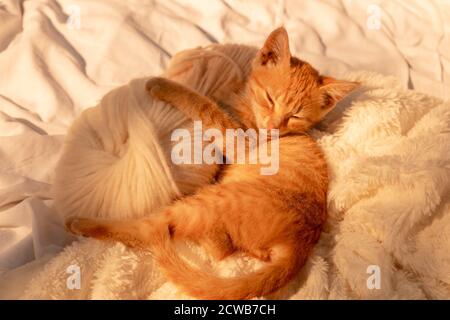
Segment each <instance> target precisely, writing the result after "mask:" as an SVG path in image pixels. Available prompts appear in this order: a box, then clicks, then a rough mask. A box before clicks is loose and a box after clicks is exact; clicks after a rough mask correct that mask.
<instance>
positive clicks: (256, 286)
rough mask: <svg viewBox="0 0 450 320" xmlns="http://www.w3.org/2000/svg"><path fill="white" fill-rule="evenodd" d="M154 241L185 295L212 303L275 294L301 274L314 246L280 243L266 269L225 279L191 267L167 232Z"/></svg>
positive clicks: (162, 261)
mask: <svg viewBox="0 0 450 320" xmlns="http://www.w3.org/2000/svg"><path fill="white" fill-rule="evenodd" d="M314 233H316V232H314ZM314 238H316V236H314ZM154 240H155V242H154V243H153V245H154V246H153V250H152V251H153V253H154V255H155V257H156V259H157V260H158V262H159V263H160V265H161V266H162V267H163V269H164V271H165V273H166V276H167V277H168V278H169V279H170V280H171V281H172V282H174V283H175V284H176V285H178V286H180V287H181V288H182V289H183V291H184V292H186V293H188V294H190V295H192V296H194V297H197V298H200V299H211V300H240V299H251V298H256V297H261V296H265V295H268V294H270V293H273V292H275V291H276V290H278V289H280V288H282V287H283V286H284V285H286V284H287V283H288V282H289V281H290V280H291V279H292V278H293V277H294V276H295V275H296V274H297V273H298V272H299V270H300V269H301V267H302V266H303V265H304V264H305V262H306V259H307V255H308V253H309V251H310V249H311V248H312V247H313V243H314V241H307V243H311V244H310V245H305V243H303V245H299V244H297V243H294V242H292V243H288V242H286V243H283V244H279V245H277V246H276V247H274V248H273V252H274V257H273V259H272V262H270V263H269V264H268V265H267V266H264V267H262V268H261V269H260V270H257V271H255V272H253V273H251V274H248V275H243V276H239V277H233V278H222V277H219V276H215V275H213V274H210V273H206V272H203V271H201V270H199V269H196V268H194V267H191V266H190V265H188V264H187V263H186V261H184V259H182V258H181V257H180V256H179V255H178V254H177V252H176V250H175V246H174V242H173V240H171V239H170V236H169V233H168V232H167V230H166V231H164V232H163V231H160V232H159V234H158V235H155V239H154Z"/></svg>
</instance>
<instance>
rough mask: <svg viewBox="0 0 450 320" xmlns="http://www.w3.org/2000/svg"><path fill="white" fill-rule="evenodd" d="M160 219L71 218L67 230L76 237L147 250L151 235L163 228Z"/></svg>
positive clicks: (67, 222)
mask: <svg viewBox="0 0 450 320" xmlns="http://www.w3.org/2000/svg"><path fill="white" fill-rule="evenodd" d="M159 221H160V220H159V219H157V217H156V216H155V218H145V219H135V220H131V219H130V220H106V219H89V218H69V219H67V220H66V223H65V225H66V228H67V230H69V231H70V232H72V233H73V234H76V235H81V236H84V237H91V238H96V239H101V240H115V241H121V242H123V243H124V244H125V245H127V246H129V247H136V248H147V247H149V246H150V243H149V235H151V234H152V230H154V228H162V227H164V225H160V223H159Z"/></svg>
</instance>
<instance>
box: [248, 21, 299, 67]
mask: <svg viewBox="0 0 450 320" xmlns="http://www.w3.org/2000/svg"><path fill="white" fill-rule="evenodd" d="M290 60H291V53H290V51H289V37H288V34H287V31H286V29H285V28H283V27H280V28H278V29H275V30H274V31H272V32H271V33H270V35H269V36H268V37H267V39H266V42H265V43H264V46H263V47H262V48H261V49H260V50H259V51H258V54H257V55H256V59H255V63H256V64H257V65H259V66H281V65H284V66H286V65H287V66H289V64H290Z"/></svg>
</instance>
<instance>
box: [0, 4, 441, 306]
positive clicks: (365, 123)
mask: <svg viewBox="0 0 450 320" xmlns="http://www.w3.org/2000/svg"><path fill="white" fill-rule="evenodd" d="M377 4H378V6H374V1H373V0H361V1H346V0H343V1H336V0H321V1H297V0H279V1H273V0H248V1H235V0H229V1H220V0H198V1H184V0H151V1H150V0H142V1H125V0H109V1H104V0H79V1H73V0H33V1H22V0H3V1H1V5H0V68H1V72H0V298H3V297H10V298H16V297H20V296H22V297H23V296H24V295H23V288H25V287H27V286H28V283H29V281H30V278H32V277H33V276H34V275H35V274H36V272H39V271H40V270H41V266H42V265H44V264H45V262H46V261H48V259H49V258H50V257H52V256H54V255H56V254H57V253H58V252H59V251H60V250H61V248H62V247H64V246H65V245H67V244H68V243H69V242H70V240H71V239H70V238H67V234H65V233H64V230H63V229H62V228H61V224H60V223H58V221H57V220H56V219H55V212H54V211H53V208H52V198H53V196H52V194H51V192H50V189H51V185H52V183H53V177H54V173H53V171H54V168H55V164H56V162H57V160H58V158H59V150H60V147H61V144H62V140H63V136H62V135H64V134H66V132H67V129H68V127H69V125H70V124H71V123H72V122H73V121H74V119H75V117H77V116H78V115H79V114H80V112H81V111H82V110H84V109H85V108H86V107H89V106H92V105H95V104H96V103H97V102H98V99H100V98H101V97H102V96H103V95H104V94H105V93H106V92H108V91H109V90H111V89H112V88H114V87H116V86H118V85H121V84H124V83H127V82H128V81H129V80H130V79H134V78H139V77H144V76H148V75H154V74H159V73H160V72H161V71H162V70H163V69H165V67H166V64H167V61H168V60H169V59H170V58H171V56H172V55H173V54H175V53H176V52H179V51H180V50H183V49H186V48H192V47H196V46H199V45H206V44H210V43H212V42H220V43H226V42H233V43H248V44H252V45H260V44H261V43H262V41H263V40H264V37H265V36H267V34H268V33H269V32H270V31H271V30H272V29H273V28H274V27H276V26H278V25H279V24H281V23H284V24H285V26H286V28H287V29H288V32H289V35H290V39H291V41H292V49H293V51H294V53H295V54H296V55H298V56H299V57H301V58H303V59H305V60H307V61H310V62H311V63H312V64H313V65H314V66H315V67H317V68H319V69H320V71H322V72H324V73H326V74H330V75H334V76H339V75H340V73H341V72H345V71H348V70H352V69H355V68H356V69H362V70H371V71H376V72H380V73H383V74H390V75H395V76H396V78H397V79H398V86H399V87H400V86H401V87H402V88H406V87H409V88H414V89H416V90H418V91H421V92H425V93H427V94H430V95H434V96H438V97H440V98H442V99H448V97H449V92H450V90H449V84H450V63H449V61H450V60H449V58H450V57H449V55H448V53H449V52H450V41H449V39H450V33H449V32H448V30H450V29H449V23H450V5H449V3H448V2H446V1H438V0H435V1H409V0H408V1H406V0H397V1H394V0H381V1H377ZM368 77H370V76H368ZM386 81H387V82H389V85H387V86H388V87H389V88H391V87H392V86H391V83H392V81H391V80H389V81H388V80H386ZM383 82H384V81H381V80H380V81H376V83H377V84H376V85H375V87H379V86H382V87H385V84H382V83H383ZM392 88H395V86H394V87H392ZM367 94H370V95H372V96H374V95H375V96H377V97H378V96H379V95H383V94H388V95H392V96H394V97H396V96H397V95H399V93H385V92H383V89H381V90H375V91H369V92H366V95H367ZM404 94H406V93H402V96H403V95H404ZM406 95H407V96H408V97H409V98H408V99H406V100H408V101H410V100H412V102H408V103H403V101H400V100H398V99H396V98H394V99H382V100H383V101H384V102H385V104H383V105H382V106H380V107H378V106H377V107H376V110H375V107H370V105H371V104H372V102H369V101H365V102H364V100H362V101H359V102H358V106H357V107H355V109H353V107H352V108H351V109H348V110H347V111H346V112H348V115H349V116H347V117H344V118H340V116H339V113H336V114H334V116H335V118H331V119H335V121H334V122H333V121H331V122H330V126H328V127H325V130H326V131H325V133H324V136H323V137H322V136H320V135H319V136H318V138H319V141H320V142H321V143H322V145H323V147H324V149H325V150H326V152H327V154H333V157H334V159H336V160H335V161H334V160H332V161H331V164H332V165H333V172H334V174H335V178H334V183H333V185H332V186H331V188H332V190H331V191H332V192H331V193H330V212H331V214H332V216H331V218H330V226H332V227H333V228H334V229H330V230H331V231H329V233H324V236H323V238H322V240H321V243H320V244H319V246H318V247H317V250H316V252H315V255H314V256H313V258H312V259H311V261H310V263H309V264H308V266H307V268H306V269H305V271H304V274H303V275H301V279H300V280H299V284H300V287H301V288H304V289H307V288H309V289H308V290H300V291H299V292H300V293H301V295H300V296H298V297H302V296H306V295H309V296H312V297H345V296H348V297H358V296H370V297H371V296H377V295H378V296H386V297H389V296H395V294H397V296H413V297H449V296H450V295H449V293H448V283H449V280H448V275H447V276H446V274H448V270H449V267H448V264H449V262H448V259H449V258H448V255H447V256H445V253H446V252H447V251H448V247H449V245H448V236H447V235H448V234H449V232H448V225H449V223H448V196H447V197H446V194H448V190H446V188H447V187H448V167H449V164H448V156H447V154H446V153H445V150H448V145H447V149H445V148H446V145H445V143H440V142H439V141H443V140H445V134H447V135H448V124H447V125H446V124H445V122H446V121H447V122H448V118H447V120H446V118H445V117H444V116H443V115H442V112H443V111H442V110H443V109H446V108H447V109H448V108H449V107H448V104H447V105H446V106H443V105H441V106H440V107H439V108H438V107H436V106H437V105H440V104H441V103H440V102H439V101H437V100H434V99H431V98H423V99H422V98H421V100H423V101H422V102H418V100H417V99H416V98H412V97H411V96H410V95H412V93H407V94H406ZM414 95H415V94H414ZM399 103H401V104H402V106H399ZM360 105H363V107H360ZM359 109H361V110H365V111H358V110H359ZM366 110H367V112H366ZM370 110H371V111H370ZM370 112H372V114H373V115H372V116H369V113H370ZM366 115H367V117H366ZM337 123H340V124H342V125H344V127H341V129H338V127H336V126H335V124H337ZM442 126H446V127H445V129H442V130H441V129H440V128H442ZM439 130H441V131H442V132H447V133H441V134H437V133H436V132H437V131H439ZM446 130H447V131H446ZM316 133H318V134H319V133H320V131H317V132H316ZM425 133H426V134H425ZM373 137H377V138H376V139H375V138H373ZM447 140H448V136H447ZM347 143H348V144H347ZM438 149H439V150H440V151H439V150H438ZM405 150H406V151H405ZM447 153H448V152H447ZM383 155H384V156H383ZM446 157H447V158H446ZM337 159H344V160H337ZM362 159H363V160H362ZM384 166H385V167H384ZM422 168H425V169H422ZM374 172H375V173H374ZM368 177H370V178H368ZM385 181H388V182H385ZM355 186H357V187H355ZM398 189H401V190H402V192H401V193H400V194H397V192H396V190H398ZM422 189H423V190H422ZM356 190H357V191H358V193H356V194H355V193H354V192H355V191H356ZM338 191H339V192H338ZM360 192H361V193H360ZM414 192H415V193H414ZM446 192H447V193H446ZM350 195H352V196H351V197H350ZM405 198H408V199H405ZM381 200H382V201H381ZM378 203H381V204H380V205H378ZM372 208H374V209H372ZM375 208H376V209H375ZM338 212H339V214H338ZM386 220H387V221H388V222H387V223H385V221H386ZM410 223H411V224H412V225H411V224H410ZM384 226H387V227H386V229H384ZM399 229H400V231H401V232H399V231H398V230H399ZM351 230H353V231H351ZM327 235H330V236H327ZM335 235H337V236H335ZM363 235H364V236H363ZM369 235H371V236H373V237H371V236H369ZM396 237H398V238H399V240H398V241H396ZM446 237H447V238H446ZM362 238H364V239H366V240H367V239H372V241H369V240H367V241H366V242H364V241H363V240H364V239H362ZM374 239H376V240H377V241H376V240H374ZM385 239H386V241H384V240H385ZM369 244H370V245H369ZM83 245H84V246H87V245H86V244H76V245H74V246H73V247H68V248H67V249H66V250H67V251H66V252H65V253H63V254H62V255H61V256H60V257H61V258H60V259H61V261H68V262H69V261H70V260H71V258H70V257H71V256H74V257H75V256H76V252H81V251H82V250H81V249H82V248H83V247H82V246H83ZM370 246H373V247H374V248H376V250H371V249H370V250H369V249H367V248H368V247H370ZM76 248H79V249H76ZM85 248H86V247H85ZM321 248H323V250H321ZM330 248H332V249H331V250H330ZM86 249H87V248H86ZM103 249H104V250H103ZM103 249H101V248H100V249H99V250H103V251H102V252H104V253H105V257H106V256H107V255H108V254H110V256H114V252H115V251H114V250H119V251H120V250H122V249H121V248H120V247H117V248H116V249H113V248H109V249H107V250H106V249H105V248H103ZM76 250H78V251H76ZM71 251H72V253H70V252H71ZM92 252H99V251H94V250H93V251H92ZM134 254H135V253H133V254H131V253H130V257H132V258H130V259H129V260H128V261H129V262H130V263H131V261H133V257H134ZM116 256H117V253H116ZM94 257H96V259H93V260H90V261H92V262H95V261H97V262H99V263H100V262H101V261H103V263H104V262H105V261H109V263H108V265H109V266H111V268H114V267H113V265H115V264H113V263H112V262H111V261H112V260H102V259H103V258H102V257H103V256H102V255H97V256H94ZM77 259H80V258H79V257H78V258H77ZM86 259H87V257H86ZM105 259H106V258H105ZM365 259H366V260H368V261H367V262H363V261H364V260H365ZM369 260H370V261H369ZM373 260H377V261H379V262H380V265H379V266H380V268H381V270H382V273H381V275H382V277H381V281H382V287H381V290H371V291H367V292H364V290H365V289H366V287H365V284H364V281H365V279H366V278H365V277H367V276H369V274H366V273H365V272H366V270H367V264H369V263H372V261H373ZM80 263H81V262H80ZM149 263H150V265H148V268H149V270H152V269H150V266H151V261H150V262H149ZM233 263H234V262H233ZM233 263H231V264H232V266H233V267H235V269H233V268H231V267H230V268H225V270H241V269H240V268H241V264H240V263H241V262H240V260H238V262H237V264H233ZM62 264H63V263H62V262H61V265H62ZM350 264H351V265H350ZM119 265H120V266H122V267H123V266H124V265H123V263H118V264H117V265H116V266H119ZM391 266H394V268H393V269H391ZM66 267H67V266H66ZM354 267H355V268H354ZM358 267H361V268H362V270H361V271H360V272H359V271H358V272H357V271H355V270H358V269H357V268H358ZM46 268H47V270H49V273H48V274H49V277H50V276H52V275H55V276H56V272H58V275H59V277H60V278H59V279H63V280H64V281H65V279H66V278H65V277H67V276H68V274H66V270H65V269H63V268H59V269H58V268H57V266H56V265H55V264H53V266H52V264H50V265H48V266H47V267H46ZM94 269H95V270H97V271H98V272H96V273H95V274H96V275H95V277H94V274H93V273H89V271H88V270H87V273H83V277H82V281H83V284H88V285H92V286H93V287H88V288H85V287H84V288H85V289H86V291H79V290H74V291H67V290H66V291H64V290H65V288H66V285H65V282H60V281H57V280H55V282H54V283H49V284H48V285H47V286H43V291H42V292H41V295H40V296H41V297H50V296H52V295H54V296H55V297H71V296H72V297H89V294H90V292H91V288H94V287H95V286H94V285H93V282H92V281H90V279H92V278H90V277H94V278H95V279H97V278H101V277H102V275H105V274H108V272H107V271H104V272H102V271H100V270H106V269H105V268H102V267H100V268H97V269H96V268H92V269H89V270H91V271H93V270H94ZM144 269H145V267H144V266H142V267H140V270H142V272H141V273H135V276H136V277H140V278H139V281H141V282H142V283H143V285H142V286H140V287H139V288H145V289H142V290H141V291H139V290H137V291H136V292H137V294H138V293H139V292H141V293H140V296H144V297H147V296H149V295H150V294H151V293H152V292H153V296H155V295H156V293H155V292H154V291H153V288H156V287H158V285H159V284H157V282H155V281H153V280H154V279H156V277H155V273H154V272H150V273H146V272H143V270H144ZM50 270H55V274H53V273H50ZM117 270H122V269H120V268H119V269H117ZM125 270H126V268H125ZM132 270H134V269H132ZM386 270H387V273H386ZM398 270H399V271H398ZM155 272H156V270H155ZM230 272H231V271H230ZM305 273H306V275H311V276H309V277H306V275H305ZM42 274H43V273H41V275H42ZM336 274H338V275H339V276H337V275H336ZM116 275H117V278H121V276H120V272H117V273H116ZM357 276H360V277H363V278H362V279H361V281H360V280H359V278H358V277H357ZM122 278H127V276H126V273H122ZM149 278H151V279H153V280H152V281H151V283H153V284H154V287H152V286H146V285H145V283H148V282H146V281H145V279H149ZM127 279H128V278H127ZM302 279H303V280H302ZM306 279H307V281H306ZM333 279H335V280H333ZM437 279H439V280H437ZM363 280H364V281H363ZM40 281H41V282H42V278H41V280H39V278H36V279H35V281H34V283H35V286H34V287H33V286H31V287H30V288H29V290H28V296H38V295H39V294H38V293H37V291H36V290H35V289H36V288H37V286H38V284H39V282H40ZM139 281H136V282H129V283H138V282H139ZM305 281H306V282H305ZM97 283H102V281H101V280H98V282H97ZM103 283H104V281H103ZM112 283H113V282H111V285H112ZM324 284H325V286H324ZM402 284H404V286H402ZM58 286H59V287H58ZM33 288H34V289H33ZM52 288H53V289H52ZM58 288H60V289H61V290H60V291H59V292H60V293H58ZM100 288H101V286H100ZM163 288H166V289H167V290H168V291H170V290H173V287H171V286H170V285H166V286H164V287H163ZM163 288H160V289H159V292H162V290H163ZM314 288H318V289H317V290H315V289H314ZM63 289H64V290H63ZM99 290H100V291H101V289H98V290H97V291H96V292H100V291H99ZM383 290H386V291H387V293H386V291H383ZM328 292H331V294H328ZM360 292H363V293H364V294H360ZM50 293H51V294H50ZM102 294H104V295H105V297H106V294H107V292H103V293H102ZM161 296H163V294H160V295H159V297H161ZM166 296H167V297H170V296H171V295H169V294H167V295H166ZM96 297H99V295H96ZM124 297H125V295H124Z"/></svg>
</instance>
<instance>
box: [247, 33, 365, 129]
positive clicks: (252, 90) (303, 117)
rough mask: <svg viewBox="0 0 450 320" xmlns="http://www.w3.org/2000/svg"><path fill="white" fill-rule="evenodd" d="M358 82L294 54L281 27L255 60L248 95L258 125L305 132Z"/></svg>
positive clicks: (268, 40)
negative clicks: (331, 73) (325, 73)
mask: <svg viewBox="0 0 450 320" xmlns="http://www.w3.org/2000/svg"><path fill="white" fill-rule="evenodd" d="M357 86H358V83H355V82H348V81H342V80H336V79H333V78H330V77H324V76H321V75H319V73H318V72H317V70H315V69H314V68H313V67H312V66H311V65H310V64H308V63H307V62H304V61H301V60H299V59H297V58H295V57H292V56H291V53H290V51H289V39H288V35H287V32H286V30H285V29H284V28H278V29H276V30H274V31H272V33H271V34H270V35H269V37H268V38H267V40H266V42H265V44H264V46H263V47H262V48H261V49H260V50H259V51H258V53H257V55H256V58H255V59H254V61H253V65H252V72H251V74H250V77H249V81H248V95H249V100H250V103H251V107H252V110H253V113H254V115H255V119H256V125H257V127H258V128H267V129H271V128H273V129H275V128H278V129H280V134H282V135H283V134H286V133H295V132H305V131H306V130H308V129H309V128H310V127H311V126H313V125H314V124H316V123H317V122H319V121H320V120H321V119H322V118H323V117H324V116H325V115H326V114H327V113H328V112H330V111H331V110H332V109H333V107H334V106H335V105H336V103H337V102H338V101H339V100H341V99H342V98H344V97H345V96H346V95H347V94H348V93H350V91H352V90H353V89H355V88H356V87H357Z"/></svg>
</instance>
